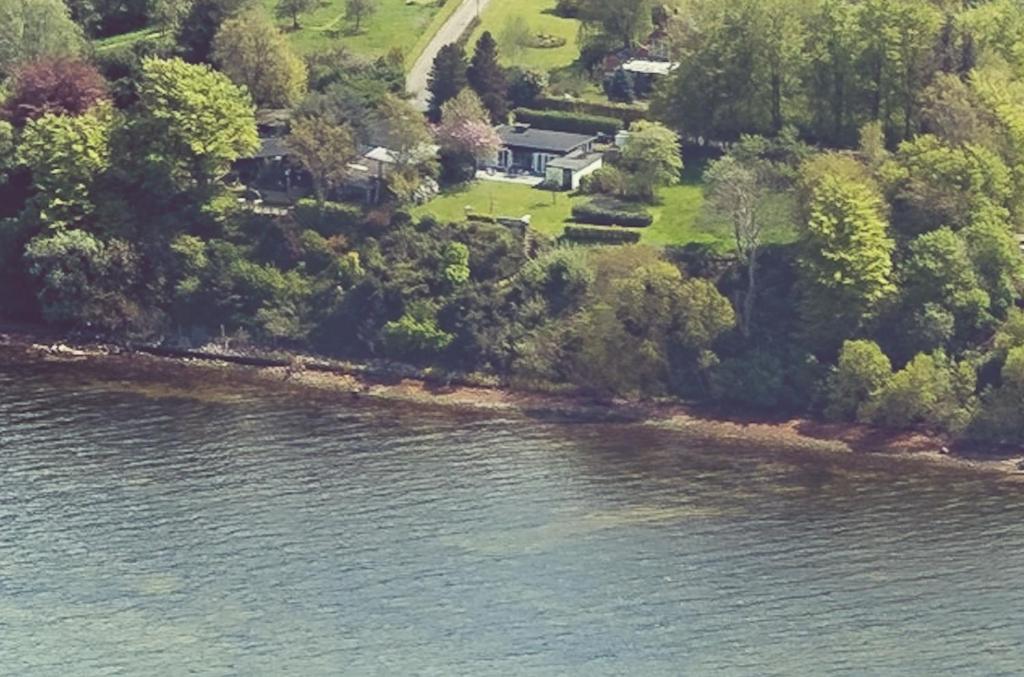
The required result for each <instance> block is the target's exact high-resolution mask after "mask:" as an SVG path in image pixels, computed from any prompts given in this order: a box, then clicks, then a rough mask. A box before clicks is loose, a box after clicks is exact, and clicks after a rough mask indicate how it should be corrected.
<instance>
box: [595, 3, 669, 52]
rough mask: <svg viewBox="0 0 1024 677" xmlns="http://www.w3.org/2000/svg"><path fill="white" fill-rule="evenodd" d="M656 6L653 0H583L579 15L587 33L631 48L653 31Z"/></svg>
mask: <svg viewBox="0 0 1024 677" xmlns="http://www.w3.org/2000/svg"><path fill="white" fill-rule="evenodd" d="M652 9H653V6H652V2H651V0H581V2H580V5H579V14H578V16H579V20H580V21H581V22H582V24H583V31H584V34H585V35H589V36H597V37H599V38H605V39H607V40H608V41H609V42H610V43H611V44H612V45H614V47H615V48H627V49H629V48H632V47H635V46H636V45H638V44H640V43H641V42H642V41H643V40H644V39H645V38H646V37H647V35H648V34H649V33H650V32H651V28H652V23H651V21H652V19H651V16H652V15H651V12H652Z"/></svg>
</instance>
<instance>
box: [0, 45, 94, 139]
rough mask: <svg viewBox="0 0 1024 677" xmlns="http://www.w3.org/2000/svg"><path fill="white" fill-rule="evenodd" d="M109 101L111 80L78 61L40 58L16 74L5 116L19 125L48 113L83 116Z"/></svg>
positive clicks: (4, 110) (62, 58)
mask: <svg viewBox="0 0 1024 677" xmlns="http://www.w3.org/2000/svg"><path fill="white" fill-rule="evenodd" d="M108 98H109V89H108V87H107V81H106V80H105V79H104V78H103V76H102V75H101V74H100V72H99V71H98V70H96V68H95V67H94V66H92V65H90V64H88V63H85V62H83V61H78V60H77V59H69V58H64V57H57V58H48V59H40V60H38V61H33V62H30V63H27V64H24V65H22V66H20V67H18V68H17V69H15V71H14V75H13V77H12V78H11V87H10V94H9V95H8V97H7V100H6V101H5V102H4V105H3V115H4V117H6V118H7V119H8V120H10V121H11V122H12V123H14V124H16V125H19V126H20V125H23V124H25V121H26V120H31V119H34V118H38V117H42V116H43V115H46V114H47V113H55V114H58V115H80V114H82V113H84V112H85V111H87V110H89V109H90V108H92V107H93V106H94V105H96V104H97V103H99V102H100V101H105V100H107V99H108Z"/></svg>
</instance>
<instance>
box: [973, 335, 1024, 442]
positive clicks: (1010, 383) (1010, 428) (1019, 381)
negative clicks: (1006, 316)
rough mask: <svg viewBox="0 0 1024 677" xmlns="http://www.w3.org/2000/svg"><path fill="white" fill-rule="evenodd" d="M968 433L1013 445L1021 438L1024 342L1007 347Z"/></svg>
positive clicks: (1023, 401)
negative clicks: (997, 377)
mask: <svg viewBox="0 0 1024 677" xmlns="http://www.w3.org/2000/svg"><path fill="white" fill-rule="evenodd" d="M967 436H968V437H971V438H973V439H976V440H983V441H986V442H994V443H998V444H1011V445H1014V446H1018V445H1019V444H1020V441H1021V440H1022V439H1024V346H1017V347H1014V348H1011V349H1010V350H1009V351H1008V353H1007V355H1006V361H1005V362H1004V363H1003V366H1002V369H1001V372H1000V384H999V386H998V387H996V388H992V389H990V390H988V391H987V392H985V393H984V394H983V396H982V398H981V404H980V406H979V408H978V413H977V416H976V417H975V419H974V420H973V421H972V422H971V426H970V429H969V430H968V431H967Z"/></svg>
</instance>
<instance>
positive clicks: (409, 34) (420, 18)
mask: <svg viewBox="0 0 1024 677" xmlns="http://www.w3.org/2000/svg"><path fill="white" fill-rule="evenodd" d="M452 2H454V0H449V3H452ZM263 5H264V6H265V7H266V9H267V12H268V13H269V14H270V15H271V16H274V11H275V9H276V7H277V0H263ZM438 12H439V8H438V6H437V2H436V0H416V1H415V2H411V3H409V4H406V1H405V0H378V2H377V12H376V13H375V14H374V15H373V16H371V17H369V18H368V19H366V20H365V21H364V22H363V25H362V27H361V29H360V31H359V33H358V34H354V33H353V31H352V25H351V23H350V22H348V21H346V20H345V0H327V1H326V2H323V3H322V4H321V5H320V7H319V8H317V9H316V10H314V11H312V12H308V13H306V14H302V15H300V16H299V24H300V26H301V28H299V30H297V31H293V30H292V27H291V20H290V19H279V20H278V24H279V25H280V26H281V28H282V30H284V31H285V32H286V35H287V36H288V39H289V41H290V42H291V44H292V46H293V47H294V48H295V49H296V51H298V52H299V53H300V54H310V53H313V52H318V51H326V50H329V49H331V48H334V47H342V46H343V47H347V48H349V49H351V50H352V51H353V52H355V53H356V54H360V55H362V56H366V57H377V56H381V55H383V54H387V52H388V51H390V50H391V49H392V48H394V47H397V48H399V49H401V50H402V52H403V53H405V54H406V56H407V58H406V61H407V62H408V64H409V65H411V63H412V58H414V57H410V56H409V55H410V54H412V50H413V48H414V46H415V45H416V40H415V38H418V37H419V36H421V35H422V34H424V33H425V32H426V31H428V27H429V26H430V25H431V22H432V19H433V18H434V16H435V15H436V14H437V13H438ZM435 29H436V27H435ZM420 50H421V51H422V47H421V48H420Z"/></svg>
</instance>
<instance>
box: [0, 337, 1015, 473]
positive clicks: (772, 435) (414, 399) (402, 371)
mask: <svg viewBox="0 0 1024 677" xmlns="http://www.w3.org/2000/svg"><path fill="white" fill-rule="evenodd" d="M33 362H46V363H53V362H57V363H62V362H65V363H83V364H87V365H89V366H90V367H92V368H93V369H94V371H97V372H102V373H106V374H108V375H109V376H110V377H115V376H116V377H117V378H118V379H120V380H124V379H139V380H149V381H160V382H164V383H173V384H174V385H176V386H179V389H180V390H181V391H183V392H186V393H187V392H189V391H190V390H192V389H195V390H197V391H198V389H201V388H203V387H207V386H209V385H211V384H217V385H219V386H228V387H231V386H232V385H255V386H258V387H259V388H261V389H266V390H267V391H271V390H274V389H285V390H290V391H293V392H296V391H301V392H307V393H319V394H326V395H327V396H328V397H332V398H340V401H352V400H353V399H369V400H379V401H383V402H395V403H409V404H416V405H420V406H434V407H444V408H449V409H456V410H466V411H479V412H494V413H499V412H500V413H502V414H505V415H522V416H524V417H528V418H532V419H540V420H552V421H587V422H612V423H633V424H642V425H645V426H651V427H655V428H658V429H662V430H666V431H677V432H679V433H680V434H681V435H684V436H685V437H686V439H687V440H689V441H693V442H697V443H708V444H714V445H717V446H721V445H723V444H726V445H742V446H743V447H744V448H764V449H766V450H779V449H785V450H787V451H796V452H802V453H808V454H828V455H830V456H834V455H836V454H840V455H856V456H865V457H870V458H872V459H875V460H877V459H880V458H881V459H885V458H889V459H891V460H892V461H894V462H897V461H898V462H901V463H912V464H915V465H919V466H921V465H922V464H923V465H925V466H930V467H944V468H950V469H962V470H965V471H971V472H979V473H991V474H998V475H1000V476H1004V477H1007V478H1010V479H1014V480H1018V481H1024V472H1022V471H1021V470H1020V468H1019V466H1020V465H1021V463H1022V461H1024V453H1021V452H1020V451H1008V450H1001V451H999V452H996V453H993V452H992V451H990V450H985V449H978V448H963V447H955V446H952V445H951V444H950V443H949V441H948V440H945V439H943V438H941V437H938V436H934V435H929V434H925V433H920V432H892V431H881V430H876V429H872V428H869V427H867V426H860V425H851V424H828V423H821V422H817V421H811V420H806V419H790V420H759V419H753V418H735V417H730V416H723V415H720V414H718V413H715V412H711V413H709V412H704V411H701V410H699V409H697V408H694V407H690V406H687V405H685V404H681V403H678V402H668V401H625V400H614V401H598V400H594V399H591V398H584V397H581V396H576V395H557V394H548V393H537V392H521V391H514V390H508V389H503V388H500V387H497V386H496V385H492V384H487V383H482V382H479V380H476V381H474V379H472V378H469V377H453V376H451V375H443V376H442V375H439V374H434V373H432V372H429V371H425V370H418V369H415V368H412V367H407V366H400V365H386V364H375V363H349V362H341V361H332V360H325V359H321V358H311V357H306V356H299V355H290V354H285V353H266V354H262V353H248V352H247V353H244V354H243V353H232V352H219V351H211V350H178V349H167V348H157V347H136V348H133V349H130V350H129V349H126V348H125V347H123V346H118V345H114V344H107V343H101V342H80V341H71V340H68V339H66V338H64V337H61V336H59V335H56V334H50V333H47V332H36V331H25V330H21V329H17V330H7V331H6V332H5V333H0V365H2V364H4V363H8V364H19V365H20V364H26V363H33Z"/></svg>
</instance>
